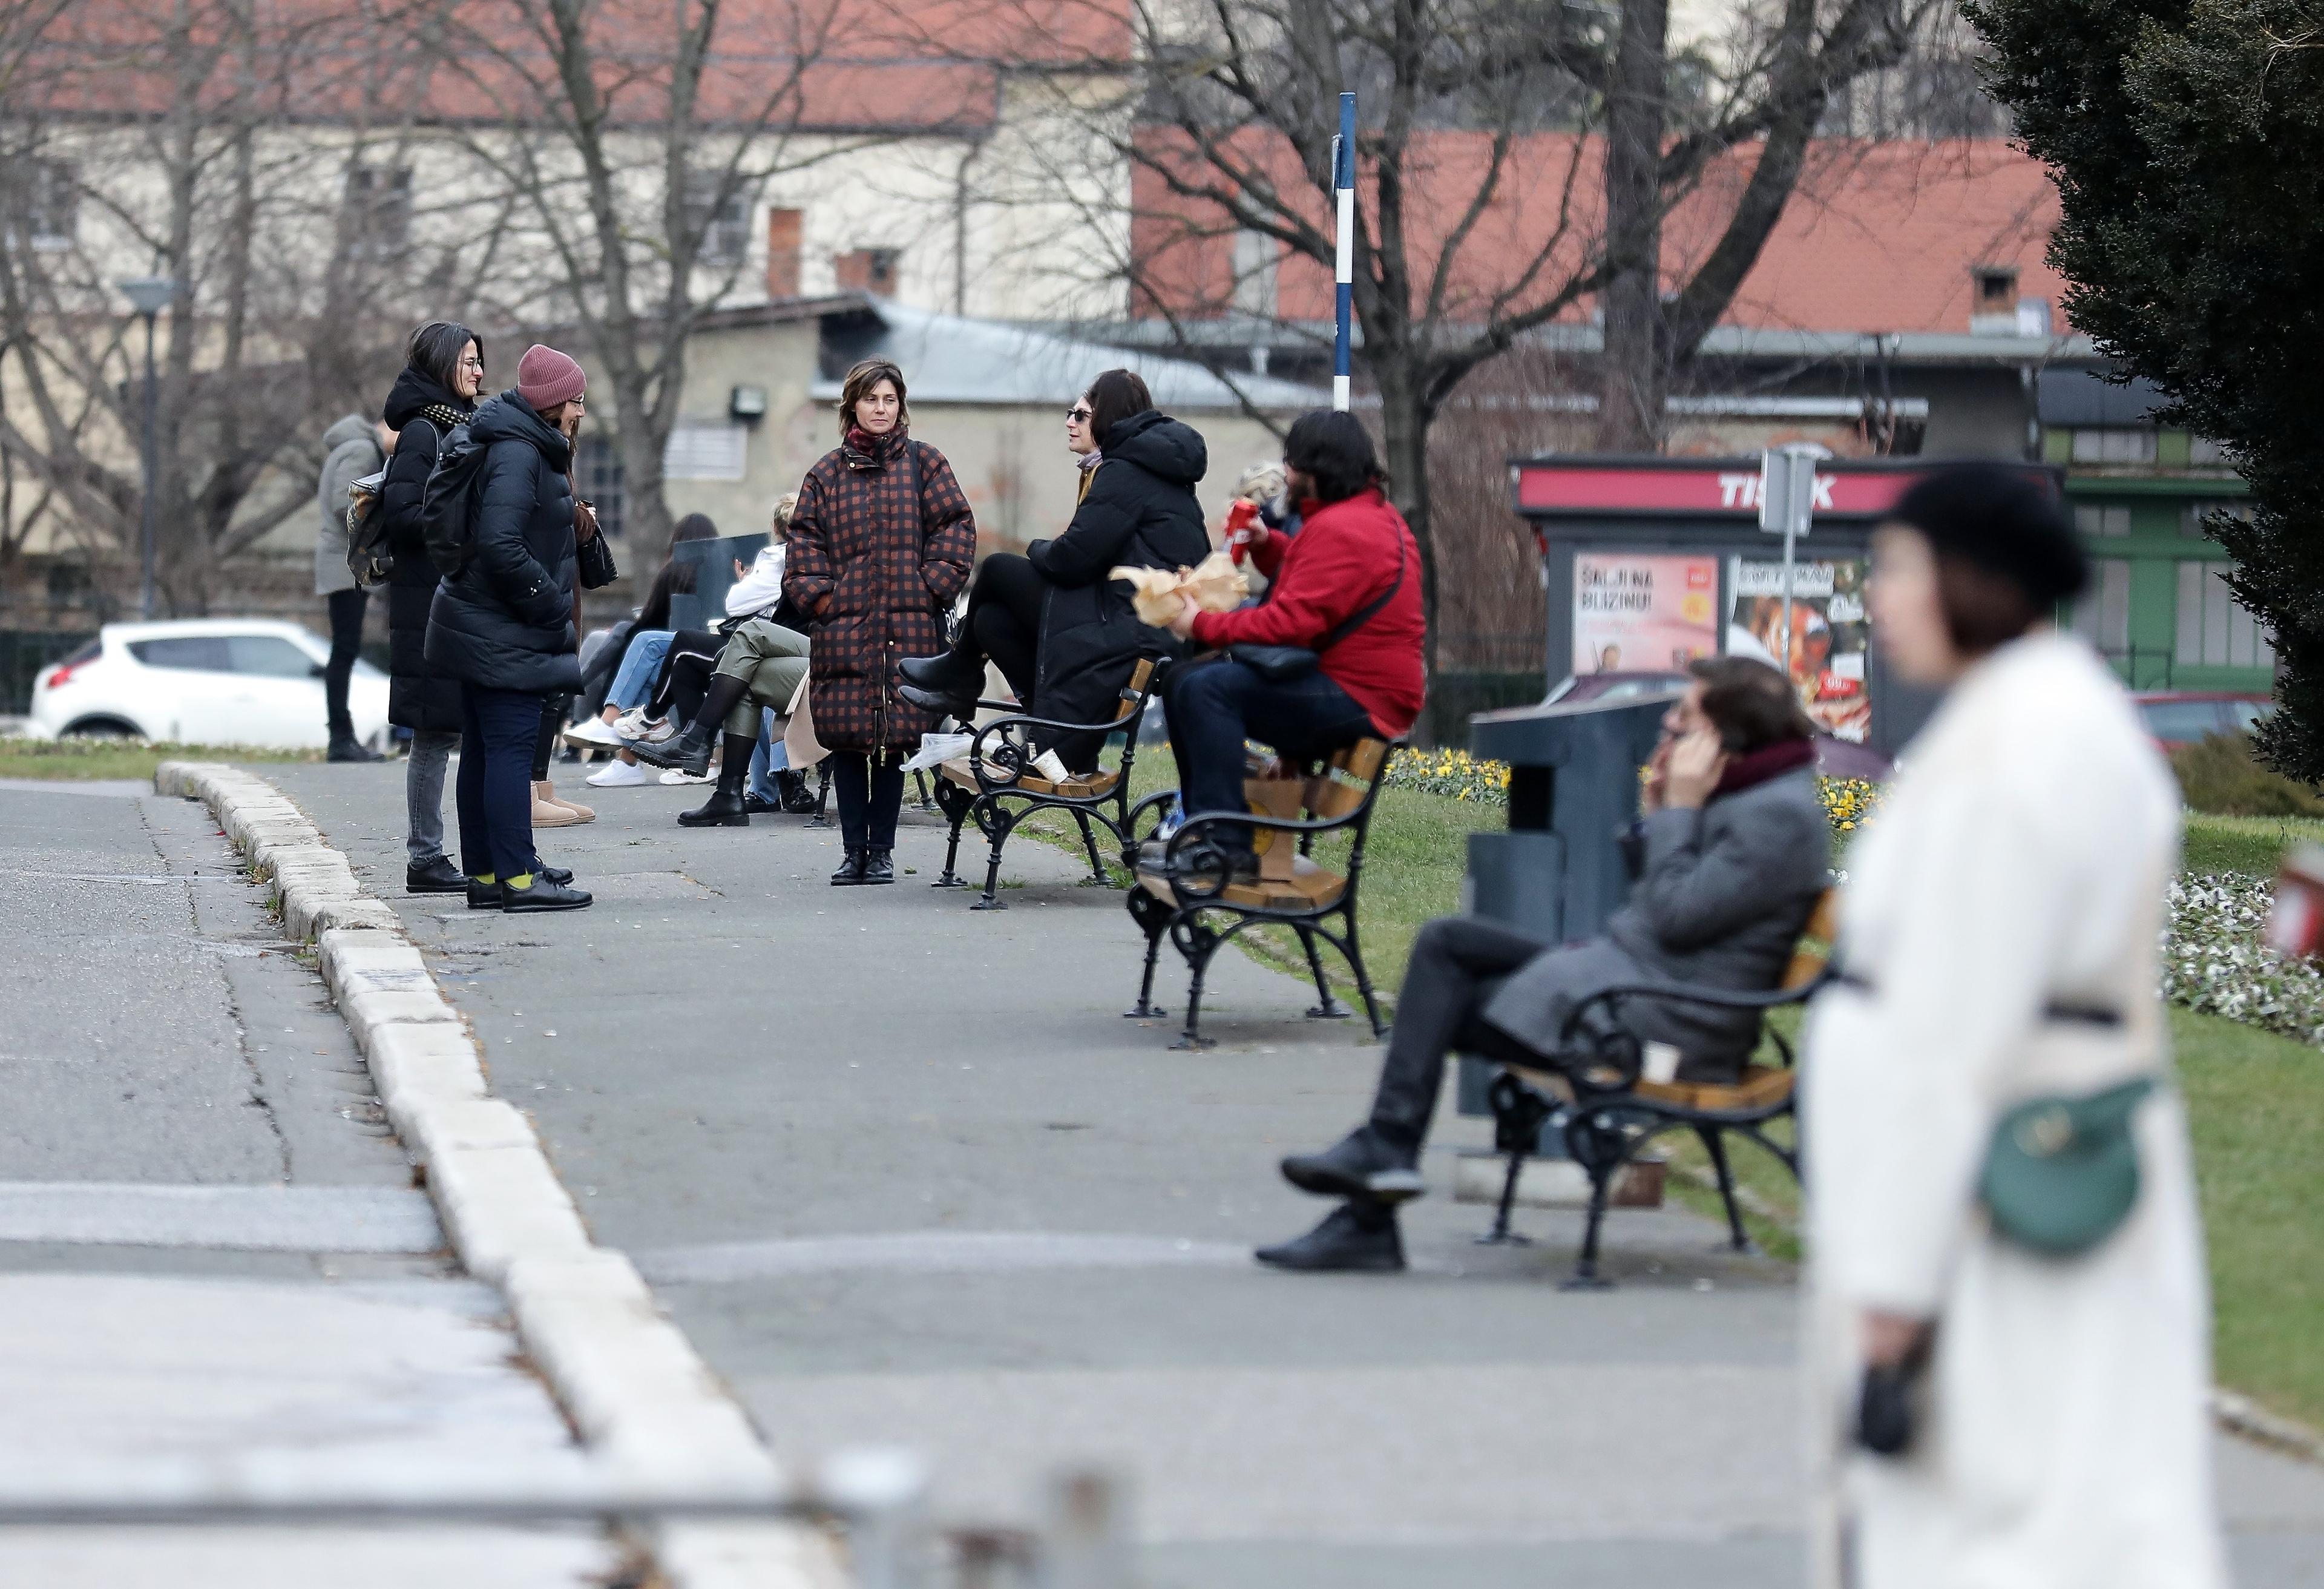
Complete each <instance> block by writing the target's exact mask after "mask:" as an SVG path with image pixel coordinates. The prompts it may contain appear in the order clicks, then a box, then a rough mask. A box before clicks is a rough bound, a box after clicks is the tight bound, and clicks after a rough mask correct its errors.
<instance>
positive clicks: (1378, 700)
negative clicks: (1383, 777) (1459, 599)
mask: <svg viewBox="0 0 2324 1589" xmlns="http://www.w3.org/2000/svg"><path fill="white" fill-rule="evenodd" d="M1301 513H1302V514H1303V516H1304V520H1305V522H1303V523H1302V524H1301V526H1300V530H1299V533H1298V534H1296V535H1280V534H1277V533H1276V532H1275V531H1271V530H1270V531H1265V532H1264V533H1263V538H1262V539H1260V540H1255V541H1253V542H1252V543H1251V548H1250V557H1251V561H1253V562H1254V563H1256V564H1258V565H1259V572H1261V573H1262V574H1265V575H1266V576H1267V577H1268V580H1269V581H1270V584H1269V586H1268V593H1267V599H1266V600H1265V601H1263V602H1261V603H1260V604H1259V605H1258V606H1255V607H1243V608H1240V609H1239V610H1237V611H1235V612H1231V613H1202V614H1196V616H1195V618H1194V640H1195V642H1196V643H1197V644H1200V645H1203V646H1208V647H1211V648H1213V649H1217V648H1221V647H1224V646H1230V645H1235V644H1239V643H1248V644H1251V645H1304V646H1315V645H1320V644H1321V643H1322V642H1323V637H1324V636H1325V635H1327V634H1329V633H1331V632H1332V631H1333V628H1334V627H1336V626H1337V625H1338V624H1341V623H1342V621H1344V620H1345V619H1347V618H1348V617H1350V616H1351V615H1352V614H1355V613H1358V612H1360V611H1361V610H1362V609H1363V607H1364V606H1365V605H1367V604H1369V603H1371V602H1374V601H1377V600H1379V596H1380V595H1381V593H1382V592H1384V591H1386V590H1387V589H1388V585H1389V583H1390V582H1391V581H1393V580H1394V579H1395V578H1396V577H1397V553H1398V549H1399V548H1400V549H1401V550H1402V554H1403V559H1404V583H1403V585H1402V586H1400V587H1397V593H1396V595H1395V596H1392V597H1390V598H1389V600H1388V605H1386V606H1384V607H1382V608H1380V610H1379V612H1377V613H1375V614H1372V615H1371V617H1369V619H1367V620H1365V622H1364V624H1362V626H1361V627H1360V628H1358V629H1357V630H1356V631H1355V632H1354V633H1351V634H1350V635H1348V636H1347V637H1346V638H1345V639H1343V640H1342V641H1341V642H1339V643H1338V644H1337V645H1335V646H1333V647H1332V649H1331V650H1329V651H1325V652H1324V653H1323V661H1322V664H1321V665H1322V668H1323V675H1324V677H1325V678H1327V679H1331V681H1332V682H1333V683H1334V684H1336V685H1338V686H1339V687H1340V688H1342V689H1344V690H1346V691H1347V692H1348V694H1349V695H1350V696H1351V697H1353V698H1354V700H1355V702H1356V704H1357V705H1358V706H1360V707H1363V709H1364V710H1365V711H1366V712H1368V713H1369V714H1370V715H1371V720H1372V726H1373V727H1374V728H1376V729H1378V730H1379V734H1380V737H1382V738H1383V739H1402V738H1403V737H1404V736H1405V735H1406V734H1409V733H1410V732H1412V725H1413V723H1414V722H1415V721H1416V719H1417V718H1418V717H1419V716H1420V706H1421V702H1422V700H1423V699H1424V698H1425V696H1426V694H1427V681H1426V674H1425V670H1424V669H1423V666H1422V662H1421V650H1422V646H1423V643H1424V642H1425V639H1426V636H1427V632H1428V631H1427V620H1426V618H1425V615H1424V614H1423V611H1422V608H1421V601H1420V548H1419V546H1418V544H1417V543H1416V542H1415V541H1414V540H1413V539H1412V531H1411V528H1410V527H1409V526H1408V525H1406V523H1405V522H1404V515H1403V514H1402V513H1397V511H1396V509H1395V507H1394V506H1392V505H1391V504H1390V503H1389V502H1388V498H1386V497H1385V496H1383V495H1381V494H1379V492H1378V491H1377V490H1373V491H1365V492H1361V493H1359V494H1357V495H1354V496H1351V497H1349V498H1347V499H1346V500H1344V501H1342V502H1335V503H1331V504H1330V505H1329V506H1324V505H1322V504H1319V503H1313V502H1310V503H1303V504H1301Z"/></svg>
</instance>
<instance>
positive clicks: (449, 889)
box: [403, 855, 468, 894]
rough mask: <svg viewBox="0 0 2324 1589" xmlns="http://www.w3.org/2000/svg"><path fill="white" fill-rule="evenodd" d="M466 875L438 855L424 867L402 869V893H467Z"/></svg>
mask: <svg viewBox="0 0 2324 1589" xmlns="http://www.w3.org/2000/svg"><path fill="white" fill-rule="evenodd" d="M467 887H468V878H467V874H466V873H464V872H462V871H461V870H460V869H459V868H458V867H457V866H455V865H453V864H452V860H451V857H450V856H448V855H438V856H437V857H436V858H435V859H434V860H433V861H430V862H429V863H428V864H427V865H425V866H406V867H405V868H404V869H403V892H405V893H408V894H457V893H464V892H466V891H467Z"/></svg>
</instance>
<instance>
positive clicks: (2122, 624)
mask: <svg viewBox="0 0 2324 1589" xmlns="http://www.w3.org/2000/svg"><path fill="white" fill-rule="evenodd" d="M2090 574H2091V578H2090V587H2089V590H2087V591H2085V592H2084V593H2083V595H2082V598H2081V599H2080V601H2078V602H2076V603H2075V604H2074V624H2073V627H2074V633H2077V634H2079V635H2080V636H2081V637H2082V638H2083V639H2084V640H2087V641H2089V642H2090V644H2092V645H2093V646H2096V647H2097V648H2098V651H2099V652H2100V653H2101V654H2103V655H2106V656H2116V657H2118V656H2125V655H2127V654H2128V653H2129V651H2130V560H2129V559H2127V558H2099V559H2097V560H2096V562H2095V563H2094V564H2093V566H2092V567H2091V569H2090Z"/></svg>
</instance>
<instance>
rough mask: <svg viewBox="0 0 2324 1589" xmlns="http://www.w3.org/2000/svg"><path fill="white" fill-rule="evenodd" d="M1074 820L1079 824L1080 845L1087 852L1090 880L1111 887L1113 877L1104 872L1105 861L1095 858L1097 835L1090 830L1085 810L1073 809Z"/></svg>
mask: <svg viewBox="0 0 2324 1589" xmlns="http://www.w3.org/2000/svg"><path fill="white" fill-rule="evenodd" d="M1074 821H1076V822H1078V823H1080V824H1081V827H1082V847H1083V848H1084V849H1085V850H1087V851H1088V852H1089V858H1090V881H1091V882H1102V883H1104V884H1105V885H1106V886H1108V887H1109V888H1110V887H1111V886H1112V884H1113V879H1112V878H1111V877H1108V876H1107V875H1106V874H1105V863H1104V862H1102V861H1101V860H1099V859H1098V858H1097V835H1095V834H1093V833H1092V832H1091V831H1090V824H1089V813H1088V812H1087V811H1075V812H1074Z"/></svg>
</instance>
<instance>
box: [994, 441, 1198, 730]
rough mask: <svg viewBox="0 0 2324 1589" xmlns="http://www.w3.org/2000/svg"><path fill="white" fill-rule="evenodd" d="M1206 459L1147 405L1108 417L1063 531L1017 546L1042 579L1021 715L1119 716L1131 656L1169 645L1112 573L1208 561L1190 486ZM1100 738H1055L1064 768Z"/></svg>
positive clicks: (1134, 659)
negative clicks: (1030, 676)
mask: <svg viewBox="0 0 2324 1589" xmlns="http://www.w3.org/2000/svg"><path fill="white" fill-rule="evenodd" d="M1209 464H1210V453H1209V449H1208V448H1206V447H1205V446H1204V445H1203V438H1202V433H1201V432H1199V431H1197V430H1194V428H1193V427H1192V426H1190V425H1186V424H1183V423H1181V422H1180V421H1179V420H1174V419H1172V418H1171V417H1170V416H1169V415H1167V414H1166V413H1163V412H1161V411H1158V410H1155V409H1148V410H1147V411H1145V412H1144V413H1140V414H1132V415H1130V417H1129V418H1128V419H1126V420H1120V421H1118V422H1117V423H1116V424H1115V425H1114V427H1113V429H1112V430H1111V432H1110V433H1109V434H1108V435H1107V437H1106V439H1105V449H1104V457H1103V458H1102V460H1101V461H1100V462H1099V464H1098V466H1097V468H1096V470H1095V472H1094V473H1093V475H1092V476H1090V481H1089V489H1088V491H1087V492H1086V493H1085V494H1084V495H1083V497H1082V503H1081V506H1080V508H1079V509H1078V510H1076V511H1075V513H1074V520H1073V522H1072V523H1071V524H1069V525H1067V526H1066V527H1065V533H1064V534H1063V535H1060V536H1058V537H1057V538H1056V540H1037V541H1035V542H1034V543H1033V544H1032V545H1031V546H1029V547H1028V548H1027V549H1026V550H1025V555H1026V557H1027V558H1028V559H1029V560H1030V561H1031V563H1032V565H1033V567H1034V568H1036V569H1037V571H1038V572H1039V573H1040V576H1041V577H1042V578H1043V579H1045V580H1047V582H1048V587H1049V588H1048V590H1047V594H1046V595H1045V596H1043V598H1042V602H1041V638H1040V649H1039V651H1038V654H1037V657H1036V660H1035V662H1034V686H1033V700H1032V701H1031V702H1030V703H1029V705H1030V707H1031V709H1032V710H1033V711H1034V712H1035V713H1036V714H1037V715H1038V716H1043V717H1048V718H1052V719H1055V720H1056V721H1059V722H1065V723H1102V722H1106V721H1108V720H1110V719H1111V718H1112V717H1113V716H1114V715H1115V713H1116V712H1117V711H1118V710H1119V709H1120V701H1119V697H1120V691H1121V688H1122V686H1123V685H1124V684H1126V683H1127V682H1128V681H1129V679H1130V670H1132V669H1133V668H1135V667H1136V666H1137V663H1138V659H1139V657H1140V656H1159V655H1161V654H1162V653H1163V652H1164V651H1167V650H1168V649H1169V648H1170V644H1171V641H1170V636H1169V634H1168V633H1167V631H1164V630H1160V629H1154V628H1149V627H1148V625H1146V624H1140V623H1139V621H1138V609H1137V607H1136V606H1135V605H1132V603H1131V601H1130V584H1129V582H1128V581H1127V580H1121V579H1113V578H1109V577H1107V576H1108V571H1109V570H1111V569H1113V568H1193V567H1194V565H1195V564H1196V563H1199V562H1201V561H1202V560H1203V558H1204V557H1206V556H1208V555H1209V553H1210V550H1211V537H1210V531H1208V530H1207V529H1205V528H1204V527H1203V507H1202V504H1201V503H1198V502H1196V501H1195V500H1194V485H1195V483H1196V482H1197V481H1199V480H1201V479H1202V477H1203V472H1204V470H1205V469H1206V468H1208V467H1209ZM1100 744H1102V736H1101V735H1094V734H1079V735H1074V736H1073V737H1072V738H1071V739H1070V740H1068V741H1064V742H1060V743H1059V744H1057V746H1056V751H1057V753H1058V755H1059V756H1060V757H1061V758H1063V759H1064V761H1065V764H1066V765H1067V766H1087V765H1089V764H1090V761H1091V758H1093V756H1094V755H1095V753H1096V752H1097V750H1098V748H1099V746H1100Z"/></svg>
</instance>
